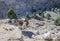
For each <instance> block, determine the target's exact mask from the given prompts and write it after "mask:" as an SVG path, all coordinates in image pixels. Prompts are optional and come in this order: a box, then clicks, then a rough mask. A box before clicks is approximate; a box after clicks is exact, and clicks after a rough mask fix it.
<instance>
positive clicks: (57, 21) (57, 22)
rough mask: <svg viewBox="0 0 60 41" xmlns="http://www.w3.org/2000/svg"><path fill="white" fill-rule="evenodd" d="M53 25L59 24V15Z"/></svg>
mask: <svg viewBox="0 0 60 41" xmlns="http://www.w3.org/2000/svg"><path fill="white" fill-rule="evenodd" d="M54 24H55V25H57V26H60V17H58V18H57V19H56V20H55V22H54Z"/></svg>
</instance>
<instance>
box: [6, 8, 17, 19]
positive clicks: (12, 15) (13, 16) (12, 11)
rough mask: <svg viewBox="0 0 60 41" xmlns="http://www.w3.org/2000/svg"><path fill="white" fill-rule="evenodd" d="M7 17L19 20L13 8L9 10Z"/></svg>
mask: <svg viewBox="0 0 60 41" xmlns="http://www.w3.org/2000/svg"><path fill="white" fill-rule="evenodd" d="M7 17H8V18H9V19H17V15H16V13H15V11H14V10H13V9H12V8H10V9H9V10H8V12H7Z"/></svg>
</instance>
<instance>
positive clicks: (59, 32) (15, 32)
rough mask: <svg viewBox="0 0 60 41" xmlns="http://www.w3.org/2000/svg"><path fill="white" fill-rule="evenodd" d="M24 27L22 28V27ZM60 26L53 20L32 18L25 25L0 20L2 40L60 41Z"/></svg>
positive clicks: (0, 40) (0, 38)
mask: <svg viewBox="0 0 60 41" xmlns="http://www.w3.org/2000/svg"><path fill="white" fill-rule="evenodd" d="M21 28H22V29H21ZM59 39H60V26H56V25H54V21H53V20H47V19H44V20H43V21H41V20H37V19H34V18H32V19H30V20H29V25H28V26H26V25H25V23H24V24H23V26H19V25H13V24H9V23H7V19H2V20H0V41H60V40H59Z"/></svg>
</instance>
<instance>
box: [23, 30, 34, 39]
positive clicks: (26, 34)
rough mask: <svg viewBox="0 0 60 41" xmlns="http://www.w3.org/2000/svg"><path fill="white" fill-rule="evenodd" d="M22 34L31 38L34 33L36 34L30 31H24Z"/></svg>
mask: <svg viewBox="0 0 60 41" xmlns="http://www.w3.org/2000/svg"><path fill="white" fill-rule="evenodd" d="M22 34H23V35H24V36H27V37H29V38H32V35H35V34H34V33H33V32H30V31H22Z"/></svg>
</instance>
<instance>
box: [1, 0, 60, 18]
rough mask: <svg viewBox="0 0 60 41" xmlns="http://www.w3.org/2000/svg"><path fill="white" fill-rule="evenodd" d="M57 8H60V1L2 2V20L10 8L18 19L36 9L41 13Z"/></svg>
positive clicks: (15, 0)
mask: <svg viewBox="0 0 60 41" xmlns="http://www.w3.org/2000/svg"><path fill="white" fill-rule="evenodd" d="M32 7H33V8H32ZM55 7H58V8H59V7H60V0H0V8H1V9H0V18H5V14H6V12H7V10H8V9H9V8H13V9H14V10H15V11H16V13H17V15H18V17H21V16H24V15H25V14H26V12H28V13H29V14H31V12H32V9H36V10H37V12H39V11H41V10H42V11H45V10H51V8H55Z"/></svg>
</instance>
